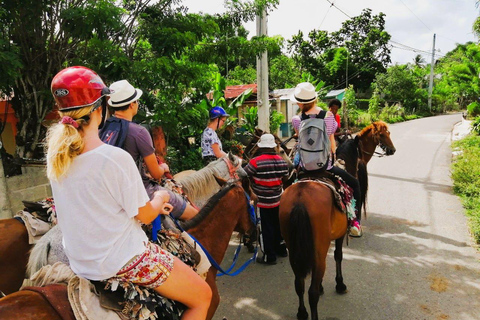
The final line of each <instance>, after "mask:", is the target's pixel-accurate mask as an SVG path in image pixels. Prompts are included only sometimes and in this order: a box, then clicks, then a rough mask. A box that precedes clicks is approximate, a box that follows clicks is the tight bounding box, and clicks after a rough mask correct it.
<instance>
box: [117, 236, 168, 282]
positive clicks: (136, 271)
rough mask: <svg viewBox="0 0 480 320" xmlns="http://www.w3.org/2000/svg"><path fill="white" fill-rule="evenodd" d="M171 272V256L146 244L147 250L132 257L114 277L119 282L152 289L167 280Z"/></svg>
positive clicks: (153, 245) (157, 247) (156, 247)
mask: <svg viewBox="0 0 480 320" xmlns="http://www.w3.org/2000/svg"><path fill="white" fill-rule="evenodd" d="M172 270H173V256H172V254H171V253H170V252H168V251H165V250H163V249H162V248H160V247H159V246H158V245H156V244H154V243H151V242H148V244H147V250H145V252H143V253H142V254H140V255H136V256H135V257H133V258H132V259H131V260H130V261H129V262H127V264H125V265H124V266H123V268H122V269H120V271H118V272H117V275H116V276H115V278H116V279H118V280H119V281H125V282H127V281H128V282H132V283H134V284H138V285H141V286H143V287H147V288H151V289H154V288H156V287H158V286H160V285H161V284H162V283H164V282H165V280H167V278H168V276H169V275H170V272H171V271H172Z"/></svg>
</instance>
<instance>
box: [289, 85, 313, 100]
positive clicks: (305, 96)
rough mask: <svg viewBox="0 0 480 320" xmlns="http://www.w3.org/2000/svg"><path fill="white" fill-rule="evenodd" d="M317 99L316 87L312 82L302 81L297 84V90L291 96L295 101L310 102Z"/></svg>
mask: <svg viewBox="0 0 480 320" xmlns="http://www.w3.org/2000/svg"><path fill="white" fill-rule="evenodd" d="M315 99H317V92H316V91H315V87H314V86H313V84H311V83H310V82H302V83H299V84H297V86H296V87H295V92H294V94H293V95H292V97H291V98H290V100H291V101H293V102H295V103H309V102H313V101H315Z"/></svg>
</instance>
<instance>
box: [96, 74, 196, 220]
mask: <svg viewBox="0 0 480 320" xmlns="http://www.w3.org/2000/svg"><path fill="white" fill-rule="evenodd" d="M110 91H112V93H111V94H110V100H108V104H109V105H110V106H111V107H112V109H113V111H114V113H113V116H112V117H111V119H109V120H107V122H108V121H115V118H117V120H118V119H123V120H126V122H127V124H128V131H127V133H126V138H125V143H124V145H123V147H122V148H123V149H125V151H127V152H128V153H130V155H131V156H132V157H133V159H134V160H135V163H137V165H138V167H139V169H140V175H141V176H142V181H143V184H144V186H145V189H146V191H147V194H148V196H149V197H150V198H152V197H153V196H154V194H155V192H156V191H158V190H165V191H166V192H168V194H169V195H170V199H169V200H168V203H170V204H171V205H172V206H173V209H172V215H173V216H174V217H175V218H180V219H182V220H188V219H191V218H192V217H194V216H195V215H196V214H197V213H198V210H197V209H196V208H194V207H193V206H192V205H190V204H189V203H187V202H186V201H185V200H184V199H183V198H182V197H181V196H180V195H178V194H176V193H174V192H172V191H170V190H168V189H165V188H162V187H161V186H160V185H159V184H158V182H157V181H159V180H160V179H161V178H162V177H163V176H164V174H165V173H167V172H169V170H170V169H169V167H168V165H167V164H166V163H162V164H158V161H157V158H156V156H155V148H154V146H153V141H152V137H151V136H150V133H149V132H148V130H147V129H145V128H144V127H143V126H141V125H139V124H136V123H134V122H133V121H132V120H133V117H134V116H135V115H136V114H137V112H138V108H139V102H138V99H140V97H141V96H142V94H143V92H142V90H141V89H137V88H135V87H134V86H132V85H131V84H130V83H129V82H128V81H127V80H120V81H116V82H114V83H112V84H111V85H110ZM107 128H108V126H106V127H105V129H107ZM100 135H101V136H103V137H106V135H102V132H101V133H100ZM102 140H104V141H105V140H108V137H106V138H105V139H102ZM105 142H107V141H105ZM107 143H108V142H107ZM142 162H143V163H145V166H143V165H142ZM145 167H146V168H145ZM147 173H148V174H147ZM152 177H153V179H155V180H152V179H151V178H152Z"/></svg>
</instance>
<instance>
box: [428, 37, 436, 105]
mask: <svg viewBox="0 0 480 320" xmlns="http://www.w3.org/2000/svg"><path fill="white" fill-rule="evenodd" d="M434 64H435V33H434V34H433V47H432V63H431V64H430V83H429V84H428V109H429V110H430V112H432V91H433V65H434Z"/></svg>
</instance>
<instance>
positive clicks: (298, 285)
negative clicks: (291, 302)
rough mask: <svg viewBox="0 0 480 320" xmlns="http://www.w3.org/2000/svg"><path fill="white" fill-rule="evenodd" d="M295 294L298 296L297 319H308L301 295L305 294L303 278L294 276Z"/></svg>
mask: <svg viewBox="0 0 480 320" xmlns="http://www.w3.org/2000/svg"><path fill="white" fill-rule="evenodd" d="M295 292H296V293H297V296H298V312H297V319H298V320H306V319H308V312H307V309H306V308H305V300H304V298H303V295H304V293H305V278H301V277H297V276H296V275H295Z"/></svg>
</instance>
